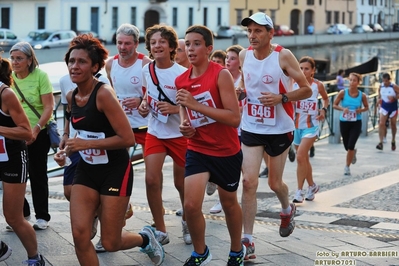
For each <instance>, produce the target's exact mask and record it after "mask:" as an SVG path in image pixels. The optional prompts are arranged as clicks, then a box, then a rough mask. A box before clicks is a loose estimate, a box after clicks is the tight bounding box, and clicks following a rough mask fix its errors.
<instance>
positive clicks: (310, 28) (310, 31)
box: [307, 22, 314, 35]
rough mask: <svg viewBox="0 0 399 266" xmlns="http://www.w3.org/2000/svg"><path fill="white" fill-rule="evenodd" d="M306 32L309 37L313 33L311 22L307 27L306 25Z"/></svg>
mask: <svg viewBox="0 0 399 266" xmlns="http://www.w3.org/2000/svg"><path fill="white" fill-rule="evenodd" d="M307 30H308V34H309V35H313V33H314V26H313V23H312V22H311V23H309V25H308V27H307Z"/></svg>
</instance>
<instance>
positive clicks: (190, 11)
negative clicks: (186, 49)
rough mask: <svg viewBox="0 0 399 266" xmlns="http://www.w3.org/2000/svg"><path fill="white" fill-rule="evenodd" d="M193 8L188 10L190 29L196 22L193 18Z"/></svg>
mask: <svg viewBox="0 0 399 266" xmlns="http://www.w3.org/2000/svg"><path fill="white" fill-rule="evenodd" d="M193 11H194V10H193V8H192V7H190V8H189V9H188V26H189V27H190V26H191V25H193V20H194V18H193Z"/></svg>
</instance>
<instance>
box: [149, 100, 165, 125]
mask: <svg viewBox="0 0 399 266" xmlns="http://www.w3.org/2000/svg"><path fill="white" fill-rule="evenodd" d="M147 102H148V104H149V105H150V106H151V115H152V117H154V118H155V119H157V120H158V121H159V122H162V123H164V124H166V122H168V117H169V114H163V113H161V112H160V111H159V109H158V106H157V104H158V102H159V101H158V100H157V99H155V98H154V97H152V96H151V95H150V94H149V93H148V97H147Z"/></svg>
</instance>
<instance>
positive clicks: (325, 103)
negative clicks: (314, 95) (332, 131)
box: [316, 81, 330, 120]
mask: <svg viewBox="0 0 399 266" xmlns="http://www.w3.org/2000/svg"><path fill="white" fill-rule="evenodd" d="M316 83H317V89H318V90H319V94H320V96H321V98H322V99H323V107H322V108H327V107H328V105H329V104H330V102H329V100H328V95H327V92H326V89H325V88H324V85H323V83H321V82H320V81H316ZM319 114H320V115H319V116H318V117H317V119H318V120H324V118H325V117H326V115H327V111H325V110H324V109H322V110H319Z"/></svg>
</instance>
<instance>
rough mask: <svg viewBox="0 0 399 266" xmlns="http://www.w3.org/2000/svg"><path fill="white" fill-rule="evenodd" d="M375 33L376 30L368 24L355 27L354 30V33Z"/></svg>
mask: <svg viewBox="0 0 399 266" xmlns="http://www.w3.org/2000/svg"><path fill="white" fill-rule="evenodd" d="M373 31H374V30H373V29H372V28H370V26H369V25H367V24H363V25H355V26H354V27H353V29H352V33H370V32H373Z"/></svg>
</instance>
